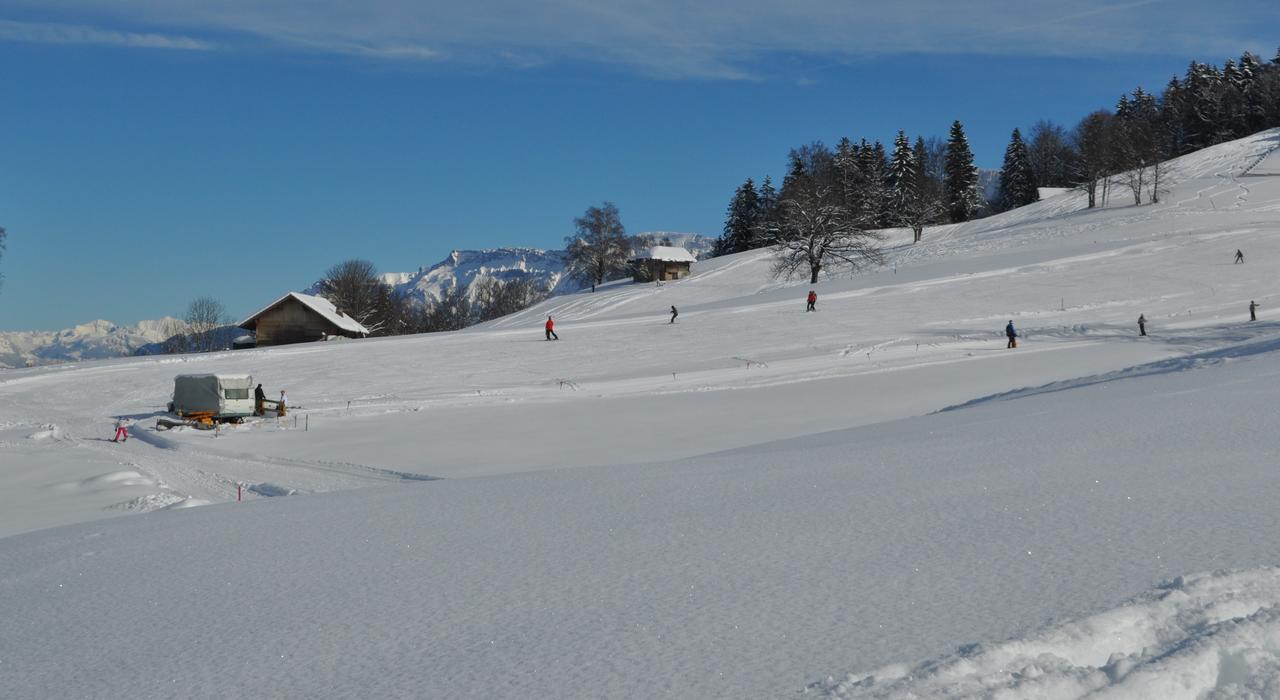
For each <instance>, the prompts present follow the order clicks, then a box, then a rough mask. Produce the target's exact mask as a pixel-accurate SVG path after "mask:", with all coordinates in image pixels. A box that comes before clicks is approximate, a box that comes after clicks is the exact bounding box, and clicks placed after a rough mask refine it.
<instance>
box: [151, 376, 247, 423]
mask: <svg viewBox="0 0 1280 700" xmlns="http://www.w3.org/2000/svg"><path fill="white" fill-rule="evenodd" d="M169 411H170V412H171V413H177V414H178V415H180V416H186V415H190V414H192V413H212V414H213V418H215V419H218V420H225V419H233V418H244V417H246V416H252V415H253V377H251V376H249V375H247V374H179V375H178V376H176V377H174V378H173V402H172V403H170V404H169Z"/></svg>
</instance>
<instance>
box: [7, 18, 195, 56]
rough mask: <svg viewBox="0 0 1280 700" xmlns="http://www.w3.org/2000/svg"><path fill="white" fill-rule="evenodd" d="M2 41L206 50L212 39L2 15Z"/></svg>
mask: <svg viewBox="0 0 1280 700" xmlns="http://www.w3.org/2000/svg"><path fill="white" fill-rule="evenodd" d="M0 41H21V42H28V43H39V44H95V45H98V46H121V47H127V48H137V49H178V50H182V51H207V50H209V49H212V48H214V45H213V44H211V43H210V42H207V41H204V40H201V39H194V38H192V37H189V36H178V35H172V34H152V33H138V32H123V31H118V30H114V29H102V28H99V27H87V26H83V25H73V24H55V23H48V22H16V21H13V20H3V19H0Z"/></svg>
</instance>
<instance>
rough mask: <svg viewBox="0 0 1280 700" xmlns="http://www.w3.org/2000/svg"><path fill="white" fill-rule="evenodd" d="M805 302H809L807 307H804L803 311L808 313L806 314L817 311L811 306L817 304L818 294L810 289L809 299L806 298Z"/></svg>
mask: <svg viewBox="0 0 1280 700" xmlns="http://www.w3.org/2000/svg"><path fill="white" fill-rule="evenodd" d="M806 301H808V302H809V305H808V306H806V307H805V309H804V310H805V312H806V313H808V312H810V311H817V309H815V308H814V306H813V305H814V304H817V303H818V293H817V292H815V291H813V290H812V289H810V290H809V298H808V299H807V300H806Z"/></svg>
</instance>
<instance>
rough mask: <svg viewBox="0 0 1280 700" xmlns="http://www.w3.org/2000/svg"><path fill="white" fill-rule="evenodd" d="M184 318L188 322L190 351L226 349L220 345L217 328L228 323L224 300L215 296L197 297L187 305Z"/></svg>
mask: <svg viewBox="0 0 1280 700" xmlns="http://www.w3.org/2000/svg"><path fill="white" fill-rule="evenodd" d="M183 320H184V321H186V322H187V345H188V347H187V350H188V351H190V352H209V351H211V350H222V349H224V348H222V347H220V345H221V343H219V341H218V334H217V330H218V329H219V328H221V327H222V326H225V325H226V324H227V323H228V321H227V311H226V309H224V308H223V307H222V302H220V301H218V300H217V299H214V298H213V297H196V298H195V299H192V300H191V303H190V304H188V305H187V313H186V315H185V316H184V317H183Z"/></svg>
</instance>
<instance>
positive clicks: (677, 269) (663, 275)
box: [631, 245, 698, 282]
mask: <svg viewBox="0 0 1280 700" xmlns="http://www.w3.org/2000/svg"><path fill="white" fill-rule="evenodd" d="M697 260H698V259H697V258H696V257H695V256H694V255H693V253H690V252H689V251H687V250H685V249H684V248H678V247H675V246H669V245H656V246H653V247H652V248H650V249H649V250H648V251H646V252H644V253H641V254H640V255H637V256H636V257H634V258H632V259H631V268H632V271H633V274H634V276H635V280H636V281H637V282H655V281H657V282H665V281H667V280H679V279H684V278H685V277H688V276H689V266H690V265H692V264H693V263H695V262H697Z"/></svg>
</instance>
